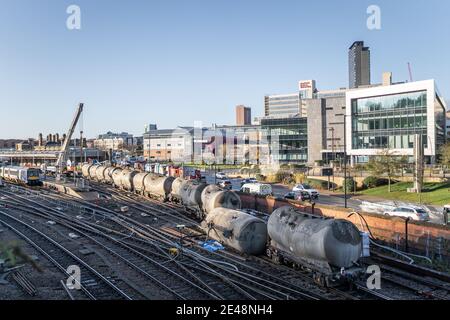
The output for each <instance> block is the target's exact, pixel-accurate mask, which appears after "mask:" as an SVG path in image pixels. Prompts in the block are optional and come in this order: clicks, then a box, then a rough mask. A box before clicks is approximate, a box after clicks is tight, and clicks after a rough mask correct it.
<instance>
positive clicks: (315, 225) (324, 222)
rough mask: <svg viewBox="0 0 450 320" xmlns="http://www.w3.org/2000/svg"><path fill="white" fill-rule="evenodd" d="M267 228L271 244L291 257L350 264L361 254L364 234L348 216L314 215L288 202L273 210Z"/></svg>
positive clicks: (341, 265) (347, 265) (335, 263)
mask: <svg viewBox="0 0 450 320" xmlns="http://www.w3.org/2000/svg"><path fill="white" fill-rule="evenodd" d="M267 230H268V234H269V237H270V239H271V245H272V246H273V247H274V248H276V249H279V250H282V251H284V252H286V253H288V254H290V255H291V256H292V257H298V258H300V259H313V260H319V261H324V262H327V263H328V264H330V265H332V266H335V267H339V268H349V267H351V266H352V265H353V263H354V262H357V261H358V259H359V258H360V256H361V250H362V248H361V235H360V233H359V230H358V229H357V228H356V226H355V225H354V224H353V223H351V222H350V221H347V220H342V219H324V218H321V217H314V216H312V215H309V214H304V213H302V212H300V211H298V210H296V209H295V208H293V207H289V206H285V207H281V208H278V209H276V210H275V211H274V212H272V214H271V215H270V217H269V221H268V226H267Z"/></svg>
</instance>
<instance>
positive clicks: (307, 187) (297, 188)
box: [292, 183, 319, 199]
mask: <svg viewBox="0 0 450 320" xmlns="http://www.w3.org/2000/svg"><path fill="white" fill-rule="evenodd" d="M292 191H294V192H301V191H306V192H308V193H309V195H310V196H311V198H312V199H317V198H319V192H318V191H317V190H316V189H313V188H311V186H310V185H309V184H306V183H303V184H302V183H299V184H297V185H295V186H294V187H293V188H292Z"/></svg>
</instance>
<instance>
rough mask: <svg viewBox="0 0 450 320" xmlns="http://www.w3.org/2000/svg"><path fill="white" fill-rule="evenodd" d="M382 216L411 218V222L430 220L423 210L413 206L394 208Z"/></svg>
mask: <svg viewBox="0 0 450 320" xmlns="http://www.w3.org/2000/svg"><path fill="white" fill-rule="evenodd" d="M384 215H385V216H396V217H403V218H411V219H413V220H418V221H428V220H430V217H429V215H428V213H427V212H426V211H425V210H424V209H422V208H421V207H415V206H402V207H398V208H395V209H394V210H391V211H386V212H385V213H384Z"/></svg>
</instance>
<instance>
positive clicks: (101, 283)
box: [0, 210, 135, 300]
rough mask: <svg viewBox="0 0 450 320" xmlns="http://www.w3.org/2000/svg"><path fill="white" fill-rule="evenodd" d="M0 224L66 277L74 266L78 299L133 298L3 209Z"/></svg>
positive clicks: (120, 285) (119, 284) (123, 287)
mask: <svg viewBox="0 0 450 320" xmlns="http://www.w3.org/2000/svg"><path fill="white" fill-rule="evenodd" d="M0 223H1V224H2V225H3V226H4V227H7V228H8V229H10V230H11V231H12V232H14V233H15V234H16V235H17V236H19V237H20V238H22V239H23V240H25V241H26V242H27V243H29V244H30V245H31V246H32V247H34V248H35V249H36V250H37V251H38V252H39V253H40V254H42V255H43V256H44V257H45V258H47V259H48V260H49V261H50V262H51V263H52V264H53V265H54V266H55V267H56V268H58V269H59V271H61V273H63V274H64V275H65V276H66V277H69V276H70V274H69V273H68V272H67V267H69V266H71V265H76V266H78V267H79V268H80V271H81V274H82V275H83V277H82V278H81V279H82V280H81V281H80V283H79V285H80V288H81V290H80V291H81V292H82V293H83V294H84V296H85V297H81V296H80V295H79V294H77V296H78V298H81V299H83V298H88V299H92V300H97V299H126V300H132V299H133V297H135V295H133V294H132V293H130V292H128V290H129V288H128V286H127V284H126V283H124V282H122V281H120V280H118V279H112V278H110V277H107V276H105V275H104V274H102V273H101V272H99V271H97V270H96V269H94V268H93V267H92V266H90V265H89V264H88V263H86V262H85V261H84V260H82V259H81V258H79V257H77V256H76V255H75V254H73V253H72V252H71V251H70V250H68V249H67V248H65V247H64V246H62V245H61V244H59V243H58V242H56V241H55V240H53V239H52V238H50V237H49V236H47V235H45V234H44V233H43V232H41V231H39V230H38V229H36V228H35V227H34V226H32V225H30V224H28V223H26V222H24V221H21V220H19V219H17V218H15V217H14V216H13V215H10V214H8V213H6V212H4V211H3V210H0Z"/></svg>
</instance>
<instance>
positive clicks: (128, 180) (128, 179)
mask: <svg viewBox="0 0 450 320" xmlns="http://www.w3.org/2000/svg"><path fill="white" fill-rule="evenodd" d="M136 174H138V171H135V170H130V169H124V170H122V179H121V180H122V183H121V188H122V189H125V190H128V191H133V178H134V176H135V175H136Z"/></svg>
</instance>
